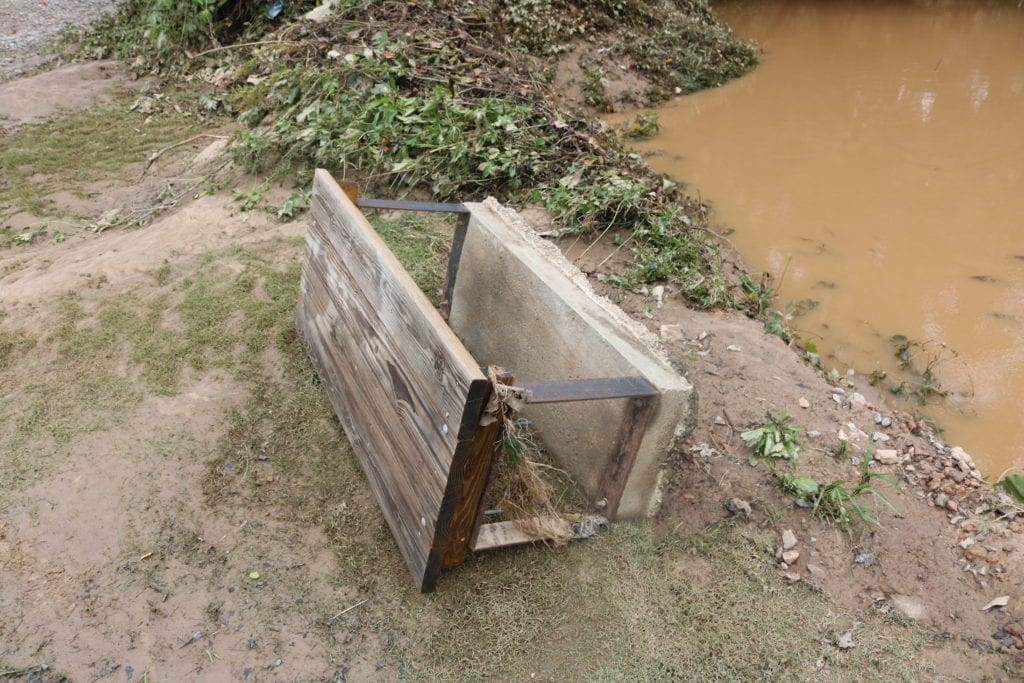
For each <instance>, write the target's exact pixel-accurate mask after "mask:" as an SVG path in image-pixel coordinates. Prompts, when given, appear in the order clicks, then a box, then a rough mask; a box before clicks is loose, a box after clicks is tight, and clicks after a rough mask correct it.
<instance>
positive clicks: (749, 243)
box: [639, 1, 1024, 476]
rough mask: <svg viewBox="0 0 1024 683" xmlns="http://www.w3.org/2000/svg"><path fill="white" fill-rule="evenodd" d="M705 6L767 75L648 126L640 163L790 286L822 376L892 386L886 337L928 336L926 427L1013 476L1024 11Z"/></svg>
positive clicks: (700, 96) (1023, 431)
mask: <svg viewBox="0 0 1024 683" xmlns="http://www.w3.org/2000/svg"><path fill="white" fill-rule="evenodd" d="M716 9H717V10H718V11H719V13H720V15H721V16H722V17H723V18H724V19H725V20H726V21H727V22H728V23H729V24H730V25H731V26H733V28H734V29H735V31H736V33H737V35H739V36H740V37H743V38H747V39H753V40H755V41H756V42H757V43H758V44H759V45H760V46H761V47H762V48H763V49H764V51H765V54H764V56H763V60H762V64H761V66H759V67H758V68H757V69H756V70H755V71H754V72H753V73H752V74H750V75H748V76H746V77H744V78H742V79H739V80H737V81H733V82H732V83H729V84H727V85H726V86H724V87H722V88H718V89H715V90H710V91H705V92H701V93H697V94H695V95H691V96H687V97H684V98H681V99H679V100H678V101H676V102H673V103H672V104H671V105H670V106H668V107H666V108H664V109H662V110H660V111H659V118H660V122H661V124H662V127H663V130H662V133H661V134H660V135H658V136H657V137H656V138H654V139H652V140H650V141H647V142H645V143H642V144H641V145H639V147H640V149H641V151H644V152H647V154H648V161H649V162H650V164H651V165H652V166H653V167H655V168H656V169H658V170H661V171H665V172H668V173H671V174H672V175H673V176H674V177H676V178H679V179H680V180H683V181H685V182H687V183H692V184H693V186H694V187H696V188H699V189H700V191H701V192H702V193H703V194H704V196H705V197H706V198H707V199H709V200H710V201H711V204H712V206H713V208H714V216H715V221H716V222H718V223H720V224H722V225H727V226H730V227H731V228H733V229H734V230H735V232H733V233H732V234H731V236H730V239H731V240H732V241H733V242H734V243H735V244H736V245H737V247H738V248H739V249H740V251H741V252H742V254H743V256H744V258H745V260H746V261H747V262H748V263H749V265H750V266H751V268H752V269H755V270H767V271H769V272H771V273H773V274H774V275H775V276H776V278H777V281H778V278H780V277H781V278H782V282H781V288H780V296H779V299H778V302H779V305H780V306H781V305H782V304H784V303H786V302H788V301H793V302H796V301H801V300H810V301H811V302H815V303H816V308H814V309H813V310H811V311H810V312H808V313H806V314H805V315H802V316H800V317H798V318H796V319H794V320H793V321H792V325H793V326H794V327H796V328H798V329H799V330H800V331H801V337H802V338H804V339H807V340H811V341H814V342H816V343H817V344H818V346H819V348H820V350H821V351H822V353H823V364H824V365H825V366H826V367H831V366H836V367H837V368H838V369H840V370H841V371H845V369H846V368H847V367H852V368H855V369H856V370H857V371H858V372H864V373H870V372H872V371H874V370H876V369H878V370H885V371H887V372H888V373H889V376H890V378H892V377H894V376H895V372H894V371H895V370H896V359H895V358H894V356H893V348H892V346H891V343H890V341H889V338H890V337H891V336H892V335H895V334H900V335H905V336H906V337H908V338H910V339H914V340H919V341H922V342H923V341H926V340H931V343H930V345H929V348H930V350H931V351H933V352H934V353H936V354H938V355H941V356H944V357H945V360H943V361H942V362H941V363H940V364H939V365H938V366H937V368H936V373H937V374H938V376H939V378H940V380H941V382H942V385H943V387H944V388H946V389H949V390H951V391H953V392H954V396H953V399H952V400H947V401H941V400H940V401H939V402H938V404H937V405H932V406H931V407H929V408H927V409H926V412H928V413H930V414H931V415H932V416H933V417H935V418H936V419H937V420H938V423H939V424H940V425H941V426H942V427H944V428H945V429H946V430H947V436H948V438H949V440H950V441H951V442H952V443H954V444H959V445H962V446H964V448H966V449H967V450H968V451H969V452H970V453H971V454H972V455H973V456H974V457H975V459H976V460H977V461H978V463H979V465H980V466H981V467H982V469H983V470H984V471H985V472H986V473H987V474H989V475H991V476H996V475H998V474H1000V473H1001V472H1002V471H1003V470H1005V469H1006V468H1008V467H1010V466H1012V465H1016V466H1021V465H1024V448H1022V443H1024V419H1022V418H1024V10H1022V9H1019V8H1018V7H1017V3H1016V2H1003V3H990V4H982V3H956V2H947V3H911V2H810V1H804V2H800V1H797V2H728V3H717V4H716ZM942 345H945V347H948V349H953V350H955V352H956V353H957V354H959V355H958V357H957V358H952V357H951V355H952V354H951V352H949V351H947V350H945V348H944V347H943V346H942ZM926 356H927V354H925V353H919V358H922V359H923V358H925V357H926ZM922 363H923V361H922Z"/></svg>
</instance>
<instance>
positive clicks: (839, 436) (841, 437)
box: [836, 429, 850, 441]
mask: <svg viewBox="0 0 1024 683" xmlns="http://www.w3.org/2000/svg"><path fill="white" fill-rule="evenodd" d="M836 438H837V439H839V440H840V441H849V440H850V437H848V436H847V435H846V432H844V431H843V430H842V429H840V430H839V431H837V432H836Z"/></svg>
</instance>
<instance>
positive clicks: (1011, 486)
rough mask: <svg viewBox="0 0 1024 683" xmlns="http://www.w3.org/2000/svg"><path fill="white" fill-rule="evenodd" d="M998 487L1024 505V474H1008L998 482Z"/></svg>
mask: <svg viewBox="0 0 1024 683" xmlns="http://www.w3.org/2000/svg"><path fill="white" fill-rule="evenodd" d="M996 486H998V487H999V488H1001V489H1003V490H1004V491H1006V492H1007V493H1009V494H1010V495H1011V496H1013V497H1014V498H1016V499H1017V501H1018V502H1020V503H1024V474H1016V473H1014V474H1007V475H1005V476H1004V477H1003V478H1002V479H1000V480H999V481H997V482H996Z"/></svg>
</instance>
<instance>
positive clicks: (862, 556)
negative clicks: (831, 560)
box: [853, 548, 878, 567]
mask: <svg viewBox="0 0 1024 683" xmlns="http://www.w3.org/2000/svg"><path fill="white" fill-rule="evenodd" d="M853 561H854V562H856V563H857V564H861V565H864V566H865V567H871V566H872V565H874V564H875V563H876V562H878V558H877V557H876V556H875V551H874V550H868V549H867V548H857V555H856V557H854V558H853Z"/></svg>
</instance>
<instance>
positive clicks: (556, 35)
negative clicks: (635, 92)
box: [481, 0, 757, 101]
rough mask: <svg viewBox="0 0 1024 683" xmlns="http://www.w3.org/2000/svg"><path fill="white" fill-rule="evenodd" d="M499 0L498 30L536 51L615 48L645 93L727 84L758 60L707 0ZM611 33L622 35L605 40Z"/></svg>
mask: <svg viewBox="0 0 1024 683" xmlns="http://www.w3.org/2000/svg"><path fill="white" fill-rule="evenodd" d="M483 4H491V3H483ZM493 4H494V5H496V10H497V12H498V16H499V18H500V23H499V29H500V30H502V31H503V32H505V33H508V34H510V35H511V37H512V40H513V41H514V42H515V43H516V44H518V45H519V46H521V47H524V48H526V49H528V50H530V51H531V52H533V53H536V54H541V55H550V54H557V53H559V52H564V51H566V50H568V49H570V48H571V47H572V45H573V44H574V43H578V42H580V41H589V42H600V43H602V45H606V46H608V47H610V49H609V50H608V55H607V60H608V63H611V64H618V63H622V62H623V61H630V62H632V63H633V64H634V65H635V68H636V69H637V71H638V72H639V73H640V74H642V75H643V76H644V77H645V78H647V79H648V81H649V82H650V86H649V92H647V93H646V96H647V97H648V98H649V99H650V100H652V101H658V100H662V99H665V98H667V97H670V96H671V95H672V94H673V93H677V92H681V93H689V92H694V91H696V90H701V89H702V88H710V87H714V86H717V85H721V84H722V83H725V82H726V81H728V80H729V79H731V78H735V77H737V76H742V75H743V74H745V73H746V72H747V71H749V70H750V69H752V68H753V67H754V65H755V64H757V55H756V52H755V50H754V48H752V47H751V46H749V45H747V44H745V43H741V42H739V41H737V40H736V39H735V38H733V37H732V33H731V32H730V31H729V29H728V28H726V27H725V26H723V25H722V24H721V23H720V22H719V21H718V18H717V17H716V16H715V14H714V12H713V11H712V10H711V7H710V5H709V4H708V3H707V2H705V1H704V0H685V1H683V0H591V1H590V2H586V3H580V2H573V1H572V0H498V1H497V2H495V3H493ZM481 14H483V13H482V12H481ZM611 33H614V35H615V36H616V40H615V41H613V42H611V43H608V42H605V41H602V38H603V37H604V36H607V35H608V34H611Z"/></svg>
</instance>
